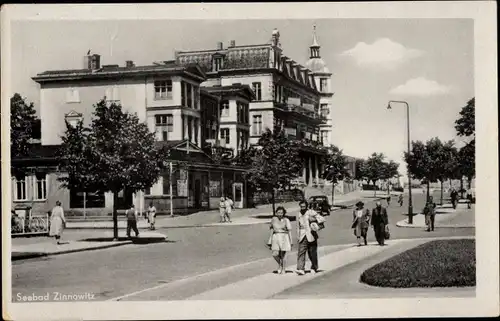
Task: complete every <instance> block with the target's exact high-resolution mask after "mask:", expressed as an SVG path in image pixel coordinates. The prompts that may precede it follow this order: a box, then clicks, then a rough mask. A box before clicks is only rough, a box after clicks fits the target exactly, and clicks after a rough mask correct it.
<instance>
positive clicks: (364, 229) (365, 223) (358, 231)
mask: <svg viewBox="0 0 500 321" xmlns="http://www.w3.org/2000/svg"><path fill="white" fill-rule="evenodd" d="M364 206H365V204H364V203H363V202H361V201H359V202H357V203H356V208H355V209H354V210H353V212H352V225H351V228H353V229H354V235H355V236H356V238H357V240H358V246H361V237H362V238H363V240H364V242H365V245H368V242H367V240H366V236H367V233H368V227H369V226H370V210H369V209H366V210H365V209H364Z"/></svg>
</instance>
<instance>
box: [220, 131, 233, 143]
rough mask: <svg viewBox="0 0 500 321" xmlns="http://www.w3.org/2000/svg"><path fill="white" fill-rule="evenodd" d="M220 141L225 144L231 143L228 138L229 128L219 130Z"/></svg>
mask: <svg viewBox="0 0 500 321" xmlns="http://www.w3.org/2000/svg"><path fill="white" fill-rule="evenodd" d="M220 139H221V140H222V141H225V142H226V144H229V143H230V142H231V139H230V136H229V128H221V130H220Z"/></svg>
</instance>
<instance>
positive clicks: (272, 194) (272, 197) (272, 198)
mask: <svg viewBox="0 0 500 321" xmlns="http://www.w3.org/2000/svg"><path fill="white" fill-rule="evenodd" d="M271 201H272V203H273V215H274V213H275V211H276V209H275V205H274V188H272V189H271Z"/></svg>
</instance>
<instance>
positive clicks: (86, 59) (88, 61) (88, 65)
mask: <svg viewBox="0 0 500 321" xmlns="http://www.w3.org/2000/svg"><path fill="white" fill-rule="evenodd" d="M91 61H92V56H90V55H86V56H84V57H83V69H92V65H91Z"/></svg>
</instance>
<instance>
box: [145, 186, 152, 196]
mask: <svg viewBox="0 0 500 321" xmlns="http://www.w3.org/2000/svg"><path fill="white" fill-rule="evenodd" d="M144 195H151V187H148V188H146V189H145V190H144Z"/></svg>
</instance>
